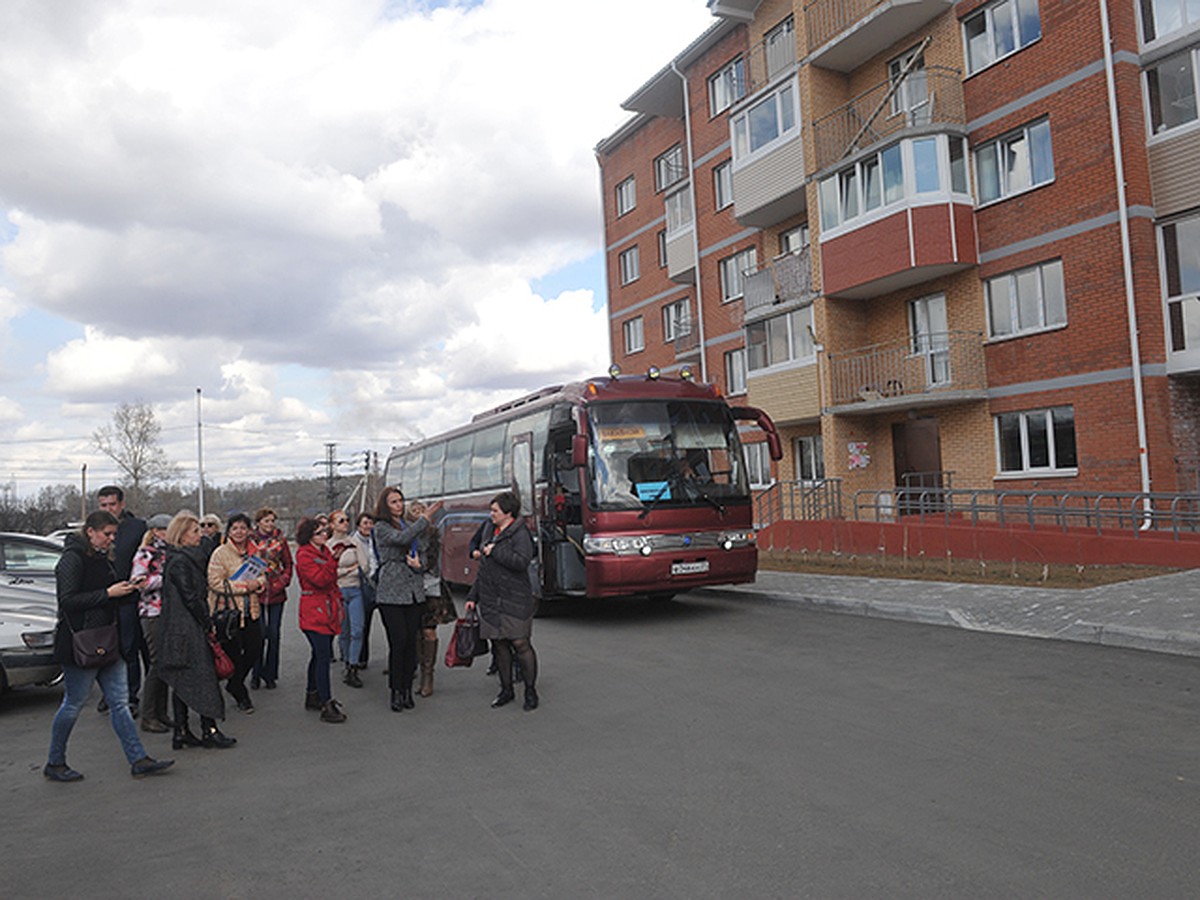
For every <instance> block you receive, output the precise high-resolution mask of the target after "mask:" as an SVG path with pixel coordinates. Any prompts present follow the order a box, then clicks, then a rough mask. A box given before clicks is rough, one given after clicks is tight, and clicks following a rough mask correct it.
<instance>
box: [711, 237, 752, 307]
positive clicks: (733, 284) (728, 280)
mask: <svg viewBox="0 0 1200 900" xmlns="http://www.w3.org/2000/svg"><path fill="white" fill-rule="evenodd" d="M757 267H758V250H756V249H755V248H754V247H750V248H749V249H746V250H743V251H742V252H741V253H735V254H734V255H733V256H728V257H726V258H725V259H723V260H721V262H720V263H719V264H718V268H719V269H720V272H721V302H722V303H726V302H728V301H730V300H736V299H737V298H738V297H740V296H742V291H743V286H742V281H743V278H742V276H743V275H744V274H745V273H746V272H748V271H750V270H751V269H755V268H757Z"/></svg>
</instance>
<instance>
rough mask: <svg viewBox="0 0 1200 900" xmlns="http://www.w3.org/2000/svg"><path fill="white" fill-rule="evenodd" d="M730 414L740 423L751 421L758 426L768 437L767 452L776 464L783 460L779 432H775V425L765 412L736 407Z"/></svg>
mask: <svg viewBox="0 0 1200 900" xmlns="http://www.w3.org/2000/svg"><path fill="white" fill-rule="evenodd" d="M730 412H732V413H733V417H734V418H735V419H737V420H738V421H739V422H742V421H749V422H754V423H755V424H756V425H758V427H759V428H761V429H762V432H763V434H764V435H766V437H767V452H768V453H770V454H771V459H773V460H775V462H779V460H781V459H783V444H782V443H780V441H779V432H778V431H776V430H775V423H774V422H772V421H771V417H770V416H768V415H767V414H766V412H765V411H764V410H761V409H758V408H757V407H754V406H735V407H733V408H732V409H731V410H730Z"/></svg>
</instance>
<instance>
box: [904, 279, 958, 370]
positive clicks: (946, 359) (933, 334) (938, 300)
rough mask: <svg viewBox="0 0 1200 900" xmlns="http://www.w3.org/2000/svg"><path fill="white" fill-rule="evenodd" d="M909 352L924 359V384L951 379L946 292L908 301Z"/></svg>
mask: <svg viewBox="0 0 1200 900" xmlns="http://www.w3.org/2000/svg"><path fill="white" fill-rule="evenodd" d="M908 325H909V334H910V338H911V340H912V354H913V356H914V357H916V358H921V359H923V362H924V369H925V372H924V375H925V384H926V385H933V384H945V383H946V382H948V381H949V380H950V326H949V325H948V324H947V320H946V295H945V294H931V295H929V296H928V297H918V298H917V299H916V300H912V301H910V302H909V304H908Z"/></svg>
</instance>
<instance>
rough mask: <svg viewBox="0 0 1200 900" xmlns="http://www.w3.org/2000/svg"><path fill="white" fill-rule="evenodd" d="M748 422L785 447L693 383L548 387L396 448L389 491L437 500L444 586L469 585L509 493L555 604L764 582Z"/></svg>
mask: <svg viewBox="0 0 1200 900" xmlns="http://www.w3.org/2000/svg"><path fill="white" fill-rule="evenodd" d="M739 421H751V422H753V423H754V424H755V425H756V426H757V427H758V428H759V429H761V430H762V431H763V432H764V433H765V435H766V440H767V442H768V445H769V449H770V454H771V457H772V458H773V459H779V458H780V455H781V453H780V444H779V438H778V435H777V434H776V431H775V427H774V425H773V424H772V422H771V420H770V418H769V417H768V416H767V415H766V414H765V413H763V412H762V411H761V410H757V409H753V408H750V407H731V406H730V405H729V404H728V403H726V402H725V399H724V398H723V397H722V396H721V393H720V391H719V390H718V389H717V388H716V387H714V386H713V385H709V384H698V383H696V382H694V381H692V380H691V379H689V378H686V377H681V378H667V377H662V376H660V375H659V373H658V372H657V371H656V370H654V369H651V370H650V371H649V372H648V373H647V374H646V375H644V376H622V375H619V374H618V373H616V372H615V371H614V372H613V373H612V374H610V375H609V376H607V377H600V378H593V379H590V380H588V381H583V382H576V383H572V384H565V385H558V386H554V387H548V388H544V389H542V390H540V391H537V392H536V393H533V394H530V395H528V396H526V397H521V398H520V399H518V400H514V401H512V402H511V403H505V404H503V405H501V406H498V407H496V408H495V409H491V410H488V411H487V412H483V413H480V414H479V415H477V416H475V418H474V419H473V420H472V421H471V422H470V424H468V425H464V426H462V427H460V428H456V429H453V430H452V431H448V432H446V433H444V434H440V435H437V436H435V437H431V438H428V439H426V440H423V441H419V442H417V443H414V444H411V445H409V446H407V447H403V448H397V449H394V450H393V451H392V453H391V454H390V455H389V457H388V462H387V469H386V471H385V476H384V477H385V479H386V481H387V483H388V484H395V485H399V486H400V488H401V490H403V491H404V494H405V496H406V497H408V498H409V499H410V500H411V499H417V498H419V499H422V500H425V501H430V500H437V499H440V500H442V501H443V503H444V505H443V508H442V511H441V514H440V515H439V516H438V520H437V523H436V524H437V527H438V530H439V533H440V536H441V558H440V563H441V575H442V578H443V580H445V581H446V582H447V583H448V584H450V585H452V586H463V585H468V584H470V583H471V582H472V581H473V580H474V577H475V563H474V562H473V561H472V560H471V559H470V556H469V554H468V549H467V548H468V544H469V543H470V540H471V538H472V536H473V535H474V533H475V531H476V529H477V528H478V527H479V525H480V523H482V522H483V521H484V520H486V519H487V514H488V505H489V503H490V501H491V499H492V498H493V497H494V496H495V495H496V494H497V493H499V492H500V491H503V490H511V491H513V492H515V493H516V494H517V496H518V497H519V498H520V501H521V512H522V514H523V515H524V517H525V521H526V524H527V525H528V526H529V529H530V532H531V533H532V534H533V535H534V538H535V546H536V548H537V558H536V559H535V561H534V565H533V567H532V570H531V573H530V577H531V579H533V581H534V583H535V585H536V586H537V589H538V590H540V596H541V597H542V598H543V599H546V600H555V599H562V598H570V597H597V598H598V597H618V596H629V595H647V594H648V595H651V596H655V597H662V598H666V597H670V596H672V595H674V594H675V593H677V592H679V591H685V590H688V589H691V588H695V587H700V586H704V585H718V584H737V583H744V582H750V581H753V580H754V577H755V571H756V569H757V566H758V550H757V547H756V546H755V533H754V527H753V505H752V502H751V495H750V484H749V478H748V475H747V472H746V463H745V459H744V457H743V454H742V442H741V438H740V436H739V426H738V422H739Z"/></svg>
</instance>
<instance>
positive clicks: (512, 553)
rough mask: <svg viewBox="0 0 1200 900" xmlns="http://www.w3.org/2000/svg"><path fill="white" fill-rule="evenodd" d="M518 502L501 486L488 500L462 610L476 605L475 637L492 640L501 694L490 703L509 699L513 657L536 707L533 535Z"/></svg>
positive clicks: (527, 702) (530, 705) (528, 697)
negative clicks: (486, 527)
mask: <svg viewBox="0 0 1200 900" xmlns="http://www.w3.org/2000/svg"><path fill="white" fill-rule="evenodd" d="M520 511H521V503H520V501H518V500H517V498H516V495H515V494H513V493H511V492H509V491H505V492H504V493H502V494H498V495H497V496H496V497H495V498H494V499H493V500H492V503H491V508H490V510H489V514H490V515H491V518H492V533H491V535H490V536H489V537H486V538H485V539H484V543H483V546H482V548H481V549H480V552H481V554H482V555H481V557H480V560H479V574H478V575H477V576H476V578H475V584H474V586H473V587H472V588H471V593H470V595H469V597H468V598H467V609H468V610H470V609H472V608H473V607H474V606H476V605H478V607H479V619H480V624H479V634H480V637H483V638H486V639H487V640H490V641H493V642H494V645H495V648H496V663H497V667H498V668H499V670H500V671H499V674H500V693H499V694H497V695H496V699H495V700H493V701H492V706H494V707H500V706H504V705H505V704H507V703H509V702H511V701H512V700H513V699H514V698H515V697H516V694H515V693H514V692H513V680H512V657H513V654H514V653H515V654H516V655H517V659H518V660H520V663H521V672H522V675H523V677H524V680H525V709H526V710H532V709H537V706H538V693H537V688H536V687H535V683H536V682H537V672H538V664H537V653H536V651H534V649H533V644H532V643H531V642H530V637H531V635H532V634H533V614H534V609H535V602H534V598H533V590H532V589H531V588H530V586H529V564H530V563H531V562H533V538H532V536H531V535H530V534H529V529H528V528H526V527H525V520H524V519H521V518H519V514H520Z"/></svg>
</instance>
